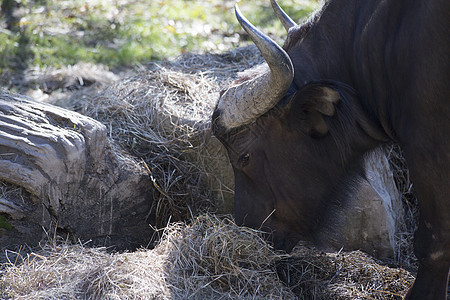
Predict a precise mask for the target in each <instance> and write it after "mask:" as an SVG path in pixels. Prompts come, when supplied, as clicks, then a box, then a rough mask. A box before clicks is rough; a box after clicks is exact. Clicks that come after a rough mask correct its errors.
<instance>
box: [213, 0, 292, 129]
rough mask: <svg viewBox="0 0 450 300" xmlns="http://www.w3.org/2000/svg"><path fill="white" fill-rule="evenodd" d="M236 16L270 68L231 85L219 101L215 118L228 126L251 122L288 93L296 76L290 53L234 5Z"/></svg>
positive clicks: (228, 127) (224, 125)
mask: <svg viewBox="0 0 450 300" xmlns="http://www.w3.org/2000/svg"><path fill="white" fill-rule="evenodd" d="M235 12H236V17H237V19H238V21H239V23H240V24H241V26H242V27H243V28H244V30H245V31H246V32H247V33H248V35H249V36H250V38H251V39H252V40H253V42H254V43H255V45H256V47H258V49H259V51H260V52H261V54H262V56H263V57H264V59H265V60H266V62H267V65H268V66H269V69H270V70H267V71H266V72H264V73H262V74H261V75H260V76H258V77H256V78H253V79H251V80H247V81H244V82H243V83H241V84H240V85H237V86H233V87H231V88H229V89H228V90H227V91H226V92H225V93H224V94H223V95H222V96H221V97H220V100H219V103H218V104H217V107H216V111H217V112H218V113H220V117H219V118H218V119H217V120H215V121H216V122H219V123H220V125H222V126H223V127H225V128H227V129H231V128H235V127H238V126H241V125H245V124H249V123H251V122H253V121H254V120H255V119H256V118H258V117H260V116H261V115H263V114H265V113H266V112H267V111H269V110H270V109H271V108H273V107H274V106H275V105H276V104H277V103H278V102H279V101H280V100H281V99H282V98H283V97H284V96H285V95H286V93H287V91H288V90H289V87H290V86H291V83H292V80H293V79H294V67H293V65H292V61H291V59H290V58H289V55H288V54H287V53H286V52H285V51H284V50H283V49H282V48H281V47H280V46H278V44H277V43H275V42H274V41H273V40H272V39H271V38H269V37H268V36H266V35H264V34H263V33H262V32H261V31H259V30H258V29H257V28H256V27H255V26H253V25H252V24H251V23H250V22H249V21H248V20H247V19H246V18H245V17H244V16H243V15H242V13H241V11H240V10H239V7H238V5H237V4H236V6H235Z"/></svg>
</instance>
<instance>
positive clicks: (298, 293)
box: [0, 215, 413, 299]
mask: <svg viewBox="0 0 450 300" xmlns="http://www.w3.org/2000/svg"><path fill="white" fill-rule="evenodd" d="M9 256H10V257H11V260H13V259H14V260H17V257H20V256H19V255H17V256H15V255H13V254H12V253H10V254H9ZM0 276H1V277H0V297H2V298H5V299H10V298H11V299H295V298H297V299H395V298H397V297H396V296H398V295H401V294H402V293H404V291H405V290H406V289H407V287H408V286H409V285H410V284H411V282H412V280H413V277H412V276H411V275H410V274H409V273H408V272H407V271H404V270H401V269H391V268H388V267H385V266H381V265H379V264H377V262H376V261H374V260H373V259H371V258H369V257H368V256H367V255H365V254H363V253H361V252H359V251H355V252H349V253H340V254H325V253H322V252H319V251H317V250H315V249H312V248H308V247H304V246H299V247H298V248H297V250H296V252H295V254H294V256H287V255H283V254H280V253H278V252H275V251H273V249H272V248H271V247H270V246H269V245H268V244H267V243H266V242H265V241H264V240H263V239H262V237H261V234H260V233H259V232H257V231H254V230H251V229H248V228H242V227H238V226H236V225H235V224H234V223H233V222H232V221H230V220H229V219H227V218H222V219H219V218H217V217H215V216H212V215H204V216H201V217H199V218H197V219H195V220H194V221H193V222H192V223H191V224H190V225H186V224H184V223H175V224H172V225H170V226H168V227H167V228H166V229H165V231H164V233H163V237H162V239H161V241H160V243H159V244H158V246H157V247H155V248H154V249H153V250H140V251H136V252H133V253H116V254H109V253H107V252H106V249H104V248H96V249H92V248H87V247H85V246H83V245H81V244H80V245H68V244H66V243H59V244H58V245H55V243H50V244H48V246H46V247H44V249H43V250H42V251H40V252H38V253H33V254H30V255H28V256H26V257H25V258H24V259H23V262H22V263H20V264H17V262H16V263H15V264H14V263H11V264H9V265H8V267H6V268H3V270H2V271H0ZM283 281H284V283H283ZM288 286H289V287H288Z"/></svg>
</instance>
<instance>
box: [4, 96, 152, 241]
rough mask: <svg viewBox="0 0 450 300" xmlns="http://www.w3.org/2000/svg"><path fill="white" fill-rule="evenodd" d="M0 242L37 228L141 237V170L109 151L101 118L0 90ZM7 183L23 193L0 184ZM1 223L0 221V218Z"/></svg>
mask: <svg viewBox="0 0 450 300" xmlns="http://www.w3.org/2000/svg"><path fill="white" fill-rule="evenodd" d="M0 180H1V181H3V182H7V183H8V184H3V185H2V187H1V188H2V191H3V193H0V249H5V248H8V247H10V246H14V245H15V244H24V243H28V244H35V243H36V242H38V241H39V240H40V239H41V238H42V236H43V233H44V230H42V228H44V229H45V230H47V231H48V230H49V229H52V230H51V231H50V232H53V230H57V231H60V232H65V233H70V237H71V238H73V239H81V240H89V239H90V240H93V241H94V242H95V243H96V244H106V245H109V244H114V245H116V246H118V247H119V248H124V247H127V248H132V247H134V246H139V245H146V244H147V243H148V241H149V240H150V238H151V233H152V232H151V229H150V227H149V226H148V224H147V220H146V219H147V214H148V212H149V211H150V207H151V204H152V200H151V195H152V193H151V183H150V181H149V178H148V175H147V174H146V172H145V171H144V169H143V168H141V167H140V166H139V165H138V164H137V163H136V162H134V161H132V160H131V159H128V160H127V161H126V162H124V158H123V157H121V158H119V156H118V155H117V154H116V151H113V150H112V148H111V144H110V142H109V140H108V138H107V132H106V128H105V126H104V125H102V124H101V123H99V122H97V121H95V120H93V119H91V118H88V117H86V116H83V115H80V114H78V113H75V112H72V111H68V110H65V109H62V108H58V107H55V106H52V105H49V104H44V103H39V102H35V101H33V100H31V99H29V98H26V97H24V96H20V95H16V94H11V93H9V92H5V91H3V92H0ZM11 186H17V187H21V188H22V189H24V190H26V193H13V192H8V191H9V190H11ZM2 224H3V225H2Z"/></svg>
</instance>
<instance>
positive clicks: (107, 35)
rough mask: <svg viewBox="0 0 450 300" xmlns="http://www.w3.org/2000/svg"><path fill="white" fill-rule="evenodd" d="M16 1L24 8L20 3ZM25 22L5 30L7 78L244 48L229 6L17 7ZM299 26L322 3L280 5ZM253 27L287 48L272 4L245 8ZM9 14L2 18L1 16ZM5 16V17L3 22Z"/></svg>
mask: <svg viewBox="0 0 450 300" xmlns="http://www.w3.org/2000/svg"><path fill="white" fill-rule="evenodd" d="M16 1H17V0H16ZM18 2H20V3H21V4H20V5H19V7H18V8H16V9H15V11H14V12H15V14H16V15H18V16H19V17H18V18H17V19H16V20H15V21H14V22H13V23H10V24H9V25H10V26H9V28H7V26H6V19H5V17H2V18H1V19H0V20H1V24H0V72H1V71H2V70H3V69H23V68H26V67H27V66H30V65H31V66H36V65H37V66H41V67H45V66H52V67H60V66H64V65H69V64H75V63H77V62H79V61H85V62H94V63H102V64H105V65H107V66H109V67H120V66H130V65H133V64H136V63H140V62H145V61H149V60H151V59H163V58H166V57H173V56H177V55H179V54H180V53H182V52H186V51H193V52H204V51H212V52H218V51H223V50H226V49H229V48H232V47H235V46H237V45H238V44H241V43H242V42H241V41H240V39H239V34H237V33H242V30H241V29H240V26H239V25H238V23H237V21H236V20H235V16H234V11H233V7H234V1H228V0H202V1H192V0H152V1H145V0H134V1H133V0H115V1H112V0H110V1H107V0H94V1H82V0H74V1H58V0H47V1H45V0H35V1H18ZM280 4H281V5H282V6H283V7H284V8H285V9H286V11H288V12H289V13H290V14H291V16H292V17H293V19H294V20H300V19H302V18H304V17H305V16H306V15H308V14H310V13H311V12H312V11H313V9H314V8H315V7H317V2H316V1H299V2H297V3H295V2H294V1H293V0H284V1H280ZM239 5H240V7H241V9H242V11H243V12H244V14H246V16H247V17H248V19H249V20H251V21H252V22H253V23H254V24H255V25H257V26H259V27H261V28H262V29H263V30H264V31H266V32H268V33H270V34H271V35H272V36H279V37H280V40H279V41H282V40H283V38H282V37H283V36H284V35H285V33H284V29H283V28H282V26H281V24H280V22H277V21H276V20H275V17H274V14H273V11H272V9H271V7H270V1H269V0H264V1H262V0H258V1H254V0H252V1H241V2H240V3H239ZM2 13H3V12H2ZM2 15H4V14H2Z"/></svg>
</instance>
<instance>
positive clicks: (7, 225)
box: [0, 215, 12, 230]
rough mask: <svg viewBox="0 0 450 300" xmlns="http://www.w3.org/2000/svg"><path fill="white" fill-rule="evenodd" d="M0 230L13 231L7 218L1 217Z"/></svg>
mask: <svg viewBox="0 0 450 300" xmlns="http://www.w3.org/2000/svg"><path fill="white" fill-rule="evenodd" d="M0 228H4V229H6V230H11V229H12V225H11V224H10V223H9V222H8V220H7V219H6V217H4V216H2V215H0Z"/></svg>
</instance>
